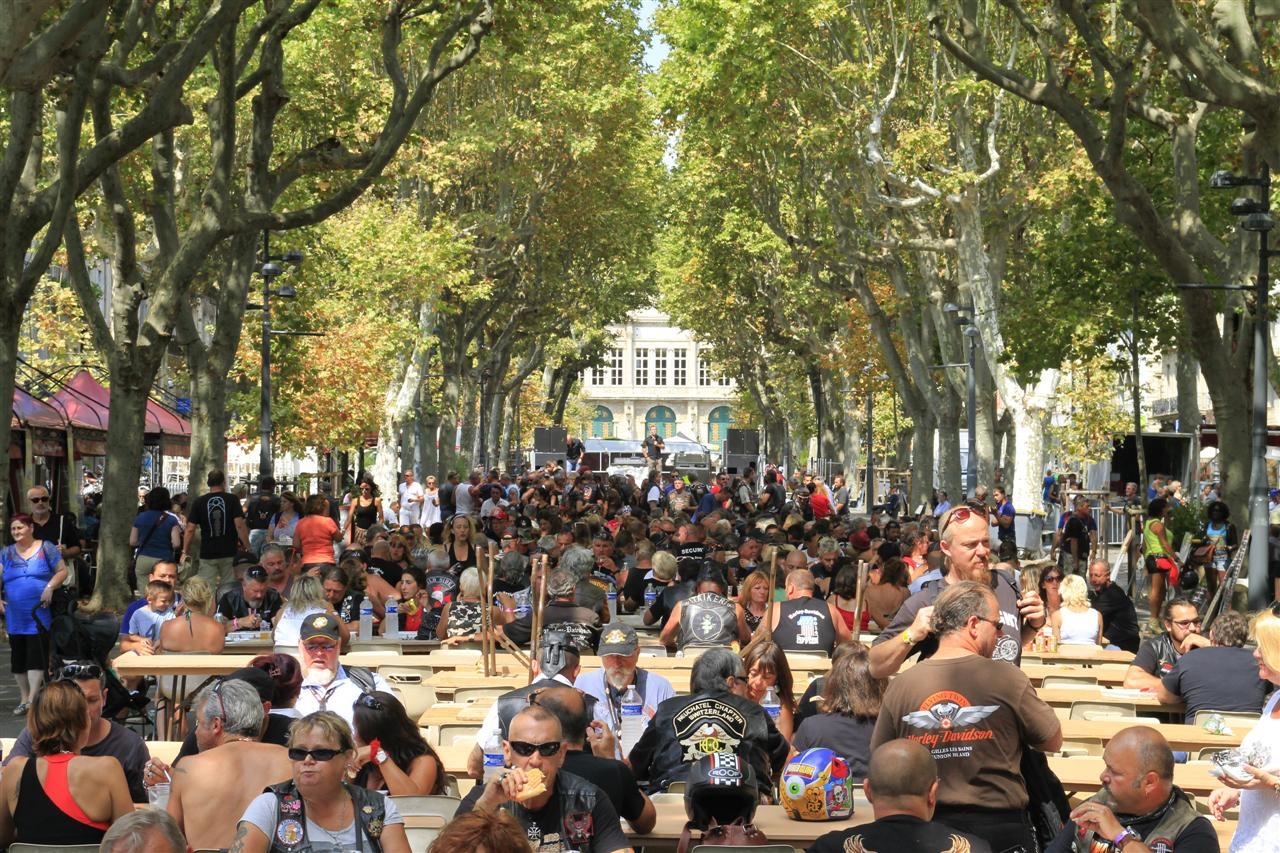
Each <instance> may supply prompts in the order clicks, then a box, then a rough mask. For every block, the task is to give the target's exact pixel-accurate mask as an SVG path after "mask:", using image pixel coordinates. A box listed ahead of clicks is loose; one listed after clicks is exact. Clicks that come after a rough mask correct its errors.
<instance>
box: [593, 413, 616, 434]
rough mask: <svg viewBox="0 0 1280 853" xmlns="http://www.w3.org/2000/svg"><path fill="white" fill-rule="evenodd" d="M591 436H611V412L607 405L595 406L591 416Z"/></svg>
mask: <svg viewBox="0 0 1280 853" xmlns="http://www.w3.org/2000/svg"><path fill="white" fill-rule="evenodd" d="M591 437H592V438H613V412H611V411H609V408H608V407H607V406H596V411H595V414H593V415H592V416H591Z"/></svg>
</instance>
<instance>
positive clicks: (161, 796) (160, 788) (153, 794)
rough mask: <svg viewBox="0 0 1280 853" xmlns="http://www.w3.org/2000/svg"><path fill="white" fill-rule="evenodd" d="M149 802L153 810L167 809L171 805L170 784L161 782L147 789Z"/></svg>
mask: <svg viewBox="0 0 1280 853" xmlns="http://www.w3.org/2000/svg"><path fill="white" fill-rule="evenodd" d="M147 802H148V803H150V804H151V807H152V808H153V809H163V808H167V807H168V805H169V783H168V782H159V783H157V784H155V785H152V786H151V787H150V788H148V789H147Z"/></svg>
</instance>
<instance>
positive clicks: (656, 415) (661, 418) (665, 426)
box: [644, 406, 676, 438]
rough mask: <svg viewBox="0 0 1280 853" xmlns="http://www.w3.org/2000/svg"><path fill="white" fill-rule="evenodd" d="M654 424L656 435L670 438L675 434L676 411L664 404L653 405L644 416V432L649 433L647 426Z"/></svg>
mask: <svg viewBox="0 0 1280 853" xmlns="http://www.w3.org/2000/svg"><path fill="white" fill-rule="evenodd" d="M651 426H656V427H657V428H658V435H660V436H662V437H663V438H670V437H671V436H673V435H675V434H676V413H675V412H673V411H671V409H669V408H667V407H666V406H654V407H653V408H652V409H650V410H649V412H648V414H646V415H645V416H644V434H645V435H648V434H649V427H651Z"/></svg>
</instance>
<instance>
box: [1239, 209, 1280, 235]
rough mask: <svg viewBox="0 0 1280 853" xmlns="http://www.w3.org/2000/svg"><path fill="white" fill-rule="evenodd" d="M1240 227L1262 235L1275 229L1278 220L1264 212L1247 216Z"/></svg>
mask: <svg viewBox="0 0 1280 853" xmlns="http://www.w3.org/2000/svg"><path fill="white" fill-rule="evenodd" d="M1240 227H1241V228H1243V229H1244V230H1246V231H1253V232H1255V233H1261V232H1264V231H1270V230H1271V229H1272V228H1275V227H1276V220H1275V218H1274V217H1272V215H1271V214H1270V213H1269V212H1268V211H1265V210H1262V211H1258V212H1257V213H1250V214H1249V215H1248V216H1246V217H1245V218H1244V219H1243V220H1242V221H1241V222H1240Z"/></svg>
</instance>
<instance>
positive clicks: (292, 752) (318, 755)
mask: <svg viewBox="0 0 1280 853" xmlns="http://www.w3.org/2000/svg"><path fill="white" fill-rule="evenodd" d="M341 754H342V750H340V749H325V748H321V749H303V748H302V747H300V746H291V747H289V760H290V761H306V760H307V756H311V758H313V759H315V760H316V761H333V759H335V758H337V757H338V756H339V755H341Z"/></svg>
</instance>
